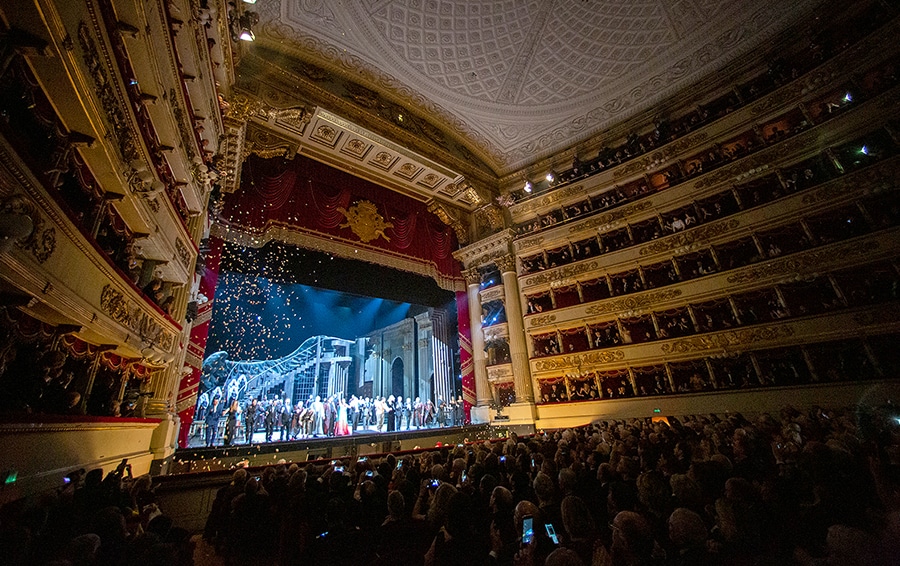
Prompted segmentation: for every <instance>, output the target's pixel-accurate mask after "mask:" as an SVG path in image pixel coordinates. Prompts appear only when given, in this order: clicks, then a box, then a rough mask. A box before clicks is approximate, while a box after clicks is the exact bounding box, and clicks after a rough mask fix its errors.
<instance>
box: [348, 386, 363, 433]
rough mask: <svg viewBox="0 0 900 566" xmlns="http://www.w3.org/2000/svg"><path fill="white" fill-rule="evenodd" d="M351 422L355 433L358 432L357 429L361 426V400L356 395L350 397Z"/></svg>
mask: <svg viewBox="0 0 900 566" xmlns="http://www.w3.org/2000/svg"><path fill="white" fill-rule="evenodd" d="M349 407H350V422H351V423H352V424H353V432H356V428H357V427H358V426H359V414H360V413H361V411H360V408H359V398H358V397H357V396H356V395H352V396H351V397H350V404H349Z"/></svg>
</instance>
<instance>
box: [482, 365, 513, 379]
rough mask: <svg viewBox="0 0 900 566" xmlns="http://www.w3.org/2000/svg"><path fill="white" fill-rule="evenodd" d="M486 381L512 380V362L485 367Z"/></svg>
mask: <svg viewBox="0 0 900 566" xmlns="http://www.w3.org/2000/svg"><path fill="white" fill-rule="evenodd" d="M487 374H488V381H490V382H491V383H507V382H510V381H512V380H513V370H512V364H502V365H498V366H489V367H488V368H487Z"/></svg>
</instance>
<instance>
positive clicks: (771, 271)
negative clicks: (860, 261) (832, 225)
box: [726, 240, 881, 283]
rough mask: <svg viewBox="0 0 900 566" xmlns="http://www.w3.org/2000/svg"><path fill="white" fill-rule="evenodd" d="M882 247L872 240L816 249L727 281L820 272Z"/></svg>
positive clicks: (768, 264)
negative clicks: (836, 260) (836, 263)
mask: <svg viewBox="0 0 900 566" xmlns="http://www.w3.org/2000/svg"><path fill="white" fill-rule="evenodd" d="M880 247H881V245H880V244H879V242H878V241H877V240H870V241H867V242H861V243H860V242H855V243H852V244H845V245H842V246H837V247H828V248H826V249H816V250H812V251H809V252H806V253H802V254H800V255H798V256H795V257H787V258H784V259H778V260H774V261H769V262H766V263H763V264H760V265H753V266H750V267H748V268H745V269H741V270H739V271H738V272H737V273H734V274H733V275H730V276H729V277H728V279H727V280H726V281H728V283H751V282H754V281H759V280H761V279H768V278H770V277H779V276H784V275H793V274H802V273H806V272H810V271H818V270H820V269H822V267H823V265H827V264H830V263H831V262H832V261H833V260H835V259H838V260H840V261H845V260H846V259H848V258H852V257H857V256H864V255H867V254H869V253H871V252H873V251H875V250H877V249H879V248H880Z"/></svg>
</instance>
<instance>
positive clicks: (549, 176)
mask: <svg viewBox="0 0 900 566" xmlns="http://www.w3.org/2000/svg"><path fill="white" fill-rule="evenodd" d="M545 178H546V179H547V182H548V183H552V182H553V181H555V180H556V177H554V176H553V173H547V177H545Z"/></svg>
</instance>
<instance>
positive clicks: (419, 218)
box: [222, 156, 462, 280]
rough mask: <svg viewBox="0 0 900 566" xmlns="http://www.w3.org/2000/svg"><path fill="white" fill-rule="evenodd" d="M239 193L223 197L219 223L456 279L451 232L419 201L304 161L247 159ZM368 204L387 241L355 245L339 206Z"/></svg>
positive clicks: (458, 272) (298, 159) (453, 242)
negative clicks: (367, 252) (352, 249)
mask: <svg viewBox="0 0 900 566" xmlns="http://www.w3.org/2000/svg"><path fill="white" fill-rule="evenodd" d="M241 186H242V189H241V190H240V191H237V192H235V193H231V194H228V195H226V198H225V206H224V207H223V210H222V219H223V221H224V222H225V223H226V224H228V225H229V226H230V227H231V228H233V229H237V230H240V231H242V232H244V233H248V234H263V233H265V231H266V230H267V229H268V228H269V227H271V226H280V227H282V228H286V229H289V230H295V231H297V232H311V233H314V234H316V235H319V236H322V235H324V236H330V237H332V238H334V239H335V240H338V241H344V242H347V243H350V244H352V245H354V246H357V247H365V248H369V249H372V250H378V251H382V252H384V253H386V254H389V255H395V256H396V255H399V256H403V257H405V258H407V259H412V260H416V261H419V262H422V263H425V264H430V265H432V266H434V268H435V269H436V270H437V272H438V273H440V274H441V275H442V276H444V277H447V278H450V279H458V280H462V276H461V274H460V266H459V263H458V262H457V261H456V260H455V259H454V258H453V256H452V253H453V251H454V250H456V249H457V247H458V245H457V241H456V233H455V232H454V231H453V229H452V228H451V227H450V226H447V225H445V224H443V223H442V222H441V221H440V219H438V218H437V217H436V216H435V215H434V214H432V213H431V212H428V209H427V206H426V204H425V203H423V202H420V201H417V200H414V199H411V198H409V197H407V196H405V195H402V194H400V193H397V192H394V191H391V190H388V189H385V188H383V187H380V186H378V185H376V184H374V183H370V182H369V181H364V180H362V179H359V178H357V177H354V176H353V175H350V174H348V173H345V172H343V171H339V170H337V169H333V168H332V167H329V166H327V165H324V164H322V163H319V162H317V161H313V160H312V159H309V158H307V157H303V156H297V157H295V158H294V159H292V160H286V159H282V158H275V159H261V158H258V157H251V158H249V159H248V160H247V162H246V164H245V166H244V173H243V178H242V181H241ZM363 200H365V201H369V202H371V203H373V204H374V205H375V206H376V207H377V209H378V213H379V214H380V215H381V216H382V217H383V218H384V221H385V222H389V223H391V224H393V226H392V227H390V228H387V229H385V234H386V235H387V237H388V238H389V239H390V240H389V241H388V240H387V239H385V238H381V237H379V238H376V239H374V240H371V241H369V242H367V243H363V242H360V240H359V237H357V236H356V235H355V234H354V233H353V231H352V230H351V228H350V227H349V226H344V227H341V225H342V224H346V219H345V217H344V215H343V214H342V213H341V212H340V210H338V209H340V208H343V209H345V210H349V209H350V208H351V207H352V206H353V205H354V204H356V203H358V202H360V201H363Z"/></svg>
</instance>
